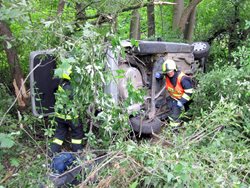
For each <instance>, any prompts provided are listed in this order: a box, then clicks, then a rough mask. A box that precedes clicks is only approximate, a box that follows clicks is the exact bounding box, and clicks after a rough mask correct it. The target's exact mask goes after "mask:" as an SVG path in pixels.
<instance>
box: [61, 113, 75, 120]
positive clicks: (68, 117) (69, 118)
mask: <svg viewBox="0 0 250 188" xmlns="http://www.w3.org/2000/svg"><path fill="white" fill-rule="evenodd" d="M56 117H58V118H61V119H65V120H72V119H76V118H78V116H75V117H74V118H72V117H71V116H70V115H63V114H59V113H57V112H56Z"/></svg>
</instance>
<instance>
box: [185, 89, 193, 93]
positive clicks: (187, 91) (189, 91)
mask: <svg viewBox="0 0 250 188" xmlns="http://www.w3.org/2000/svg"><path fill="white" fill-rule="evenodd" d="M184 92H185V93H193V89H192V88H191V89H184Z"/></svg>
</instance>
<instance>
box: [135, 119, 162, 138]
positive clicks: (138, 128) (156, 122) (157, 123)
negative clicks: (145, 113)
mask: <svg viewBox="0 0 250 188" xmlns="http://www.w3.org/2000/svg"><path fill="white" fill-rule="evenodd" d="M130 122H131V126H132V129H133V130H134V132H137V133H140V134H153V133H159V132H160V131H161V126H162V122H161V120H160V119H159V118H157V117H156V118H154V119H152V120H142V121H141V117H140V116H135V117H132V118H130ZM141 123H142V125H141Z"/></svg>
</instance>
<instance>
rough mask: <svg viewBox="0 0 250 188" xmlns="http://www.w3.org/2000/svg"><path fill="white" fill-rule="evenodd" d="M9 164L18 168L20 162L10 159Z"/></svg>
mask: <svg viewBox="0 0 250 188" xmlns="http://www.w3.org/2000/svg"><path fill="white" fill-rule="evenodd" d="M10 164H11V166H14V167H18V166H19V164H20V161H19V160H18V159H17V158H11V159H10Z"/></svg>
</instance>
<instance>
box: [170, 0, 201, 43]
mask: <svg viewBox="0 0 250 188" xmlns="http://www.w3.org/2000/svg"><path fill="white" fill-rule="evenodd" d="M201 1H202V0H190V2H189V4H188V6H186V7H185V9H184V0H175V3H176V5H175V8H174V14H173V29H174V30H176V29H179V30H180V31H181V32H182V33H183V35H184V39H186V40H188V41H191V39H192V34H193V29H194V25H195V14H196V6H197V5H198V4H199V3H200V2H201Z"/></svg>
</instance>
